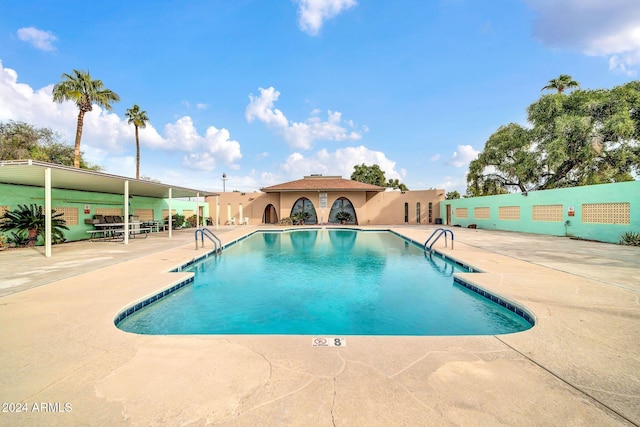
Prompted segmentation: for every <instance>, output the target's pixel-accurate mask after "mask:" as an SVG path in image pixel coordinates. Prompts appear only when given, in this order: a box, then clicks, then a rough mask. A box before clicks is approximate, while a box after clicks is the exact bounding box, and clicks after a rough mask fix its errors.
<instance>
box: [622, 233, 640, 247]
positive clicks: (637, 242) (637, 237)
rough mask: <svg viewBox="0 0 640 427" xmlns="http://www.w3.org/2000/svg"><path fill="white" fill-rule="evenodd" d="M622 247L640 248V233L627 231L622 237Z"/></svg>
mask: <svg viewBox="0 0 640 427" xmlns="http://www.w3.org/2000/svg"><path fill="white" fill-rule="evenodd" d="M620 244H621V245H629V246H640V233H636V232H633V231H627V232H626V233H622V235H621V236H620Z"/></svg>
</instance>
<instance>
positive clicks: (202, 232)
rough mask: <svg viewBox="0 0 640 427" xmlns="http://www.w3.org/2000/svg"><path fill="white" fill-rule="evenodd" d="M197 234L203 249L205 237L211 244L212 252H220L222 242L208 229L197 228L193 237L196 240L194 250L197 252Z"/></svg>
mask: <svg viewBox="0 0 640 427" xmlns="http://www.w3.org/2000/svg"><path fill="white" fill-rule="evenodd" d="M198 233H200V240H201V242H202V246H201V247H203V248H204V236H207V238H208V239H209V240H211V241H212V242H213V247H214V248H213V251H214V252H222V241H221V240H220V238H219V237H218V236H216V235H215V234H214V233H213V231H211V230H209V229H208V228H205V227H203V228H197V229H196V231H195V233H194V235H195V238H196V250H198Z"/></svg>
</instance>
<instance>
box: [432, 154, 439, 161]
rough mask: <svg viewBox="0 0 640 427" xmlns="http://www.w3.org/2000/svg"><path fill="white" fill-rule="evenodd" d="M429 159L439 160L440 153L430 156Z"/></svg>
mask: <svg viewBox="0 0 640 427" xmlns="http://www.w3.org/2000/svg"><path fill="white" fill-rule="evenodd" d="M429 160H431V161H432V162H437V161H438V160H440V154H436V155H433V156H431V158H430V159H429Z"/></svg>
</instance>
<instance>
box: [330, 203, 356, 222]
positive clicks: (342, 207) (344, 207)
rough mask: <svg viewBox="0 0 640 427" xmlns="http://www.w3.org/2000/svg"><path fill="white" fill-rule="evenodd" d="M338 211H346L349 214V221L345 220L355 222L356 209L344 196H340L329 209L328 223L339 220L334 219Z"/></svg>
mask: <svg viewBox="0 0 640 427" xmlns="http://www.w3.org/2000/svg"><path fill="white" fill-rule="evenodd" d="M338 212H347V213H349V214H351V218H352V219H351V221H347V224H357V223H358V220H357V218H356V210H355V209H354V207H353V204H352V203H351V201H350V200H349V199H347V198H346V197H340V198H338V199H337V200H336V201H335V202H333V205H332V206H331V210H330V211H329V222H330V223H339V222H340V220H339V219H336V215H337V214H338Z"/></svg>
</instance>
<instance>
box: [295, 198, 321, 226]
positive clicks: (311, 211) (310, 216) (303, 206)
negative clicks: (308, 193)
mask: <svg viewBox="0 0 640 427" xmlns="http://www.w3.org/2000/svg"><path fill="white" fill-rule="evenodd" d="M298 214H302V215H304V223H305V224H317V223H318V215H317V214H316V208H314V207H313V203H312V202H311V200H309V199H307V198H306V197H300V198H299V199H298V200H296V202H295V203H294V204H293V207H292V208H291V215H289V216H290V217H291V219H293V220H294V222H295V223H297V222H299V221H296V220H295V218H296V217H297V216H298Z"/></svg>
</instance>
